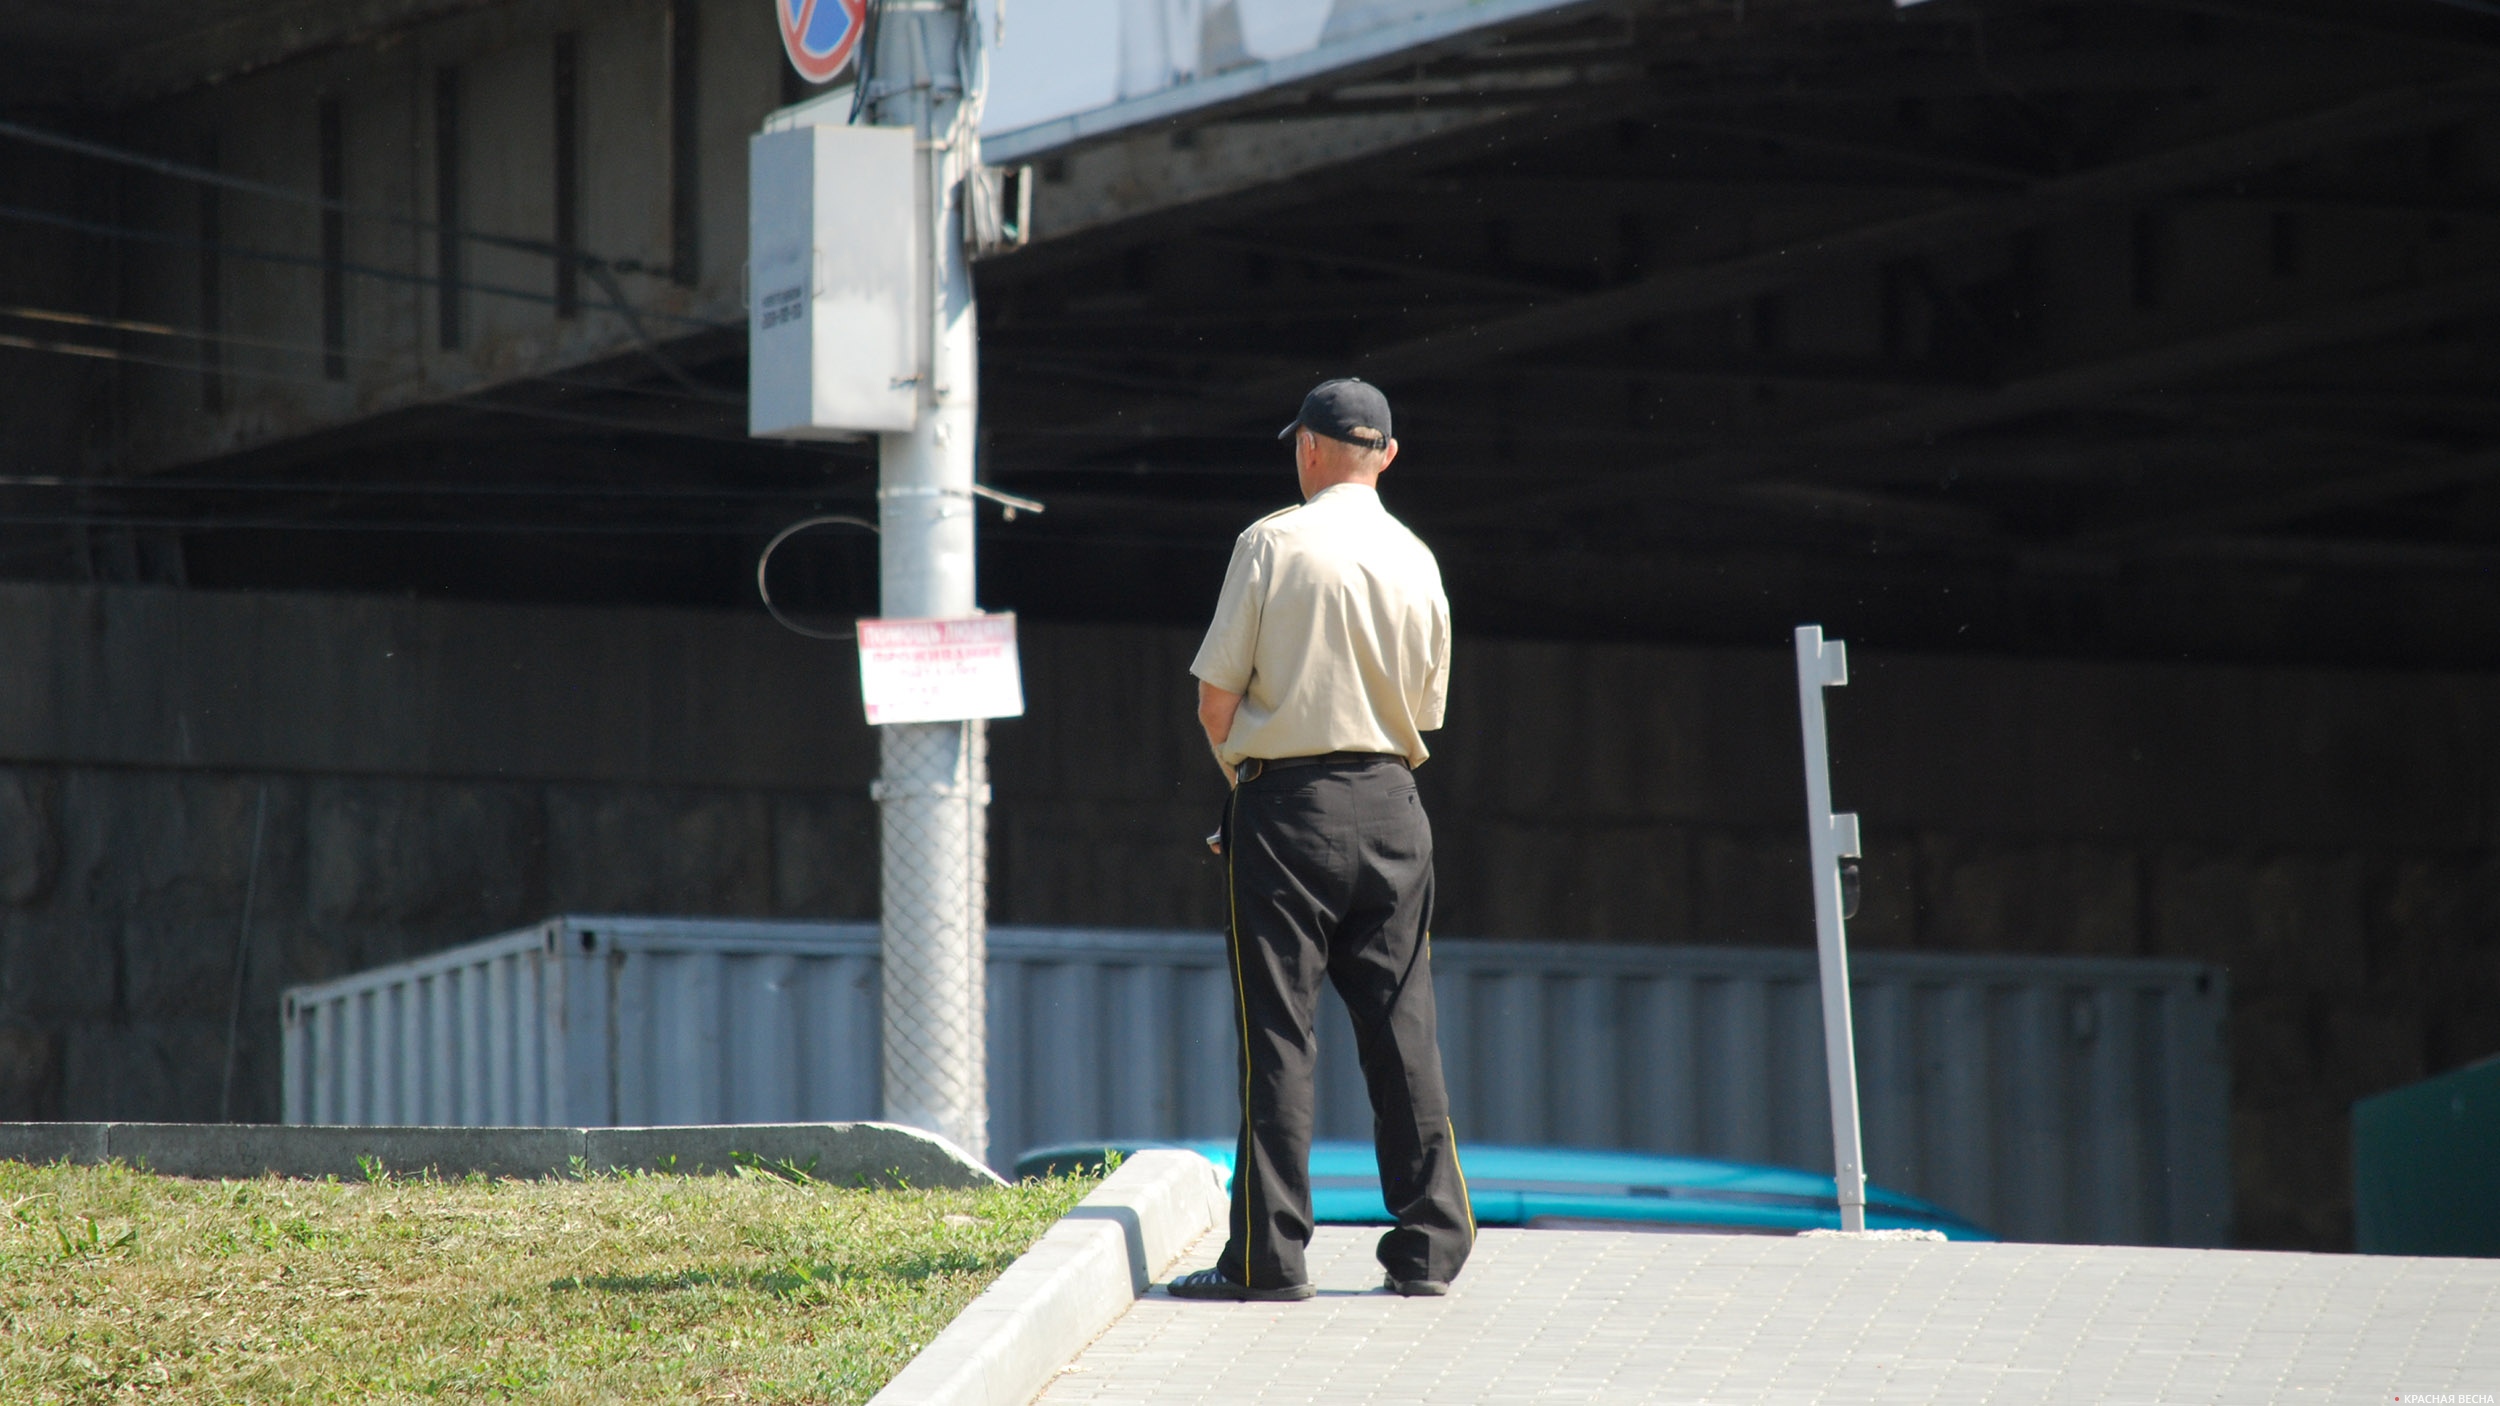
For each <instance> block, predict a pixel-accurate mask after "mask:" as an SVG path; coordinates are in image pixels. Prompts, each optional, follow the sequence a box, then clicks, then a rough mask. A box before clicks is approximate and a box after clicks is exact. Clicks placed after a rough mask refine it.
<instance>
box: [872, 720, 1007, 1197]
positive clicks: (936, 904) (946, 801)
mask: <svg viewBox="0 0 2500 1406" xmlns="http://www.w3.org/2000/svg"><path fill="white" fill-rule="evenodd" d="M878 732H879V734H880V736H881V746H882V749H883V761H884V777H883V779H881V780H880V781H879V782H878V783H877V787H876V796H877V800H878V802H879V805H880V809H881V811H882V814H883V821H884V837H883V838H884V844H883V854H882V870H883V877H884V887H885V901H884V936H883V947H884V962H885V1116H886V1118H887V1119H888V1120H889V1121H892V1122H897V1123H905V1124H909V1125H911V1126H912V1127H916V1128H927V1129H930V1130H932V1131H934V1132H938V1133H942V1134H944V1135H945V1136H946V1137H947V1138H949V1139H951V1140H952V1141H953V1142H954V1143H955V1144H956V1145H957V1146H959V1147H961V1148H963V1149H964V1150H965V1151H966V1152H969V1153H971V1154H972V1155H973V1156H974V1157H975V1158H981V1157H985V1156H986V1155H987V1153H988V1149H987V1147H986V1146H985V1144H986V1143H987V1141H988V1126H989V1088H988V1079H987V1060H988V1051H987V1044H988V1038H987V1027H988V1012H987V1009H986V985H985V982H984V976H985V973H986V970H987V965H988V950H987V949H988V942H987V940H986V939H987V933H988V911H989V879H988V875H989V800H990V796H989V791H990V786H989V724H988V723H986V722H978V721H975V722H958V723H896V724H889V725H887V726H884V727H881V728H879V729H878Z"/></svg>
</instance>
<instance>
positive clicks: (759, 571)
mask: <svg viewBox="0 0 2500 1406" xmlns="http://www.w3.org/2000/svg"><path fill="white" fill-rule="evenodd" d="M843 526H847V527H865V528H867V529H868V530H869V531H871V532H874V531H876V530H877V525H876V524H875V523H873V522H870V521H869V520H868V519H866V518H864V517H853V516H851V515H850V514H848V513H827V514H825V515H823V516H821V517H809V518H801V519H799V520H798V521H797V522H794V523H792V524H790V525H789V526H788V527H785V528H783V529H781V530H780V531H779V532H776V533H774V534H773V540H771V541H770V542H767V543H765V544H764V550H763V553H762V554H761V555H759V556H758V557H756V559H755V593H756V594H757V595H759V596H761V597H763V598H764V609H765V611H766V612H767V613H769V614H770V615H771V616H772V617H773V619H774V620H775V621H777V622H779V624H780V625H781V628H783V629H785V630H788V631H789V632H790V633H792V634H794V635H805V636H807V637H808V638H809V639H812V640H849V639H857V638H859V628H858V627H857V626H853V627H851V628H850V629H847V630H818V629H814V628H811V627H809V626H806V625H802V624H800V623H799V622H798V621H796V620H793V619H791V618H790V617H789V616H787V615H784V614H782V613H781V607H780V606H778V605H775V604H774V603H773V588H772V584H771V583H770V582H768V581H766V580H765V579H764V571H765V568H767V567H769V566H771V565H772V564H773V553H774V552H776V551H779V550H780V549H781V544H782V543H784V542H787V541H789V540H790V539H791V538H793V537H796V536H798V535H799V534H800V533H802V532H805V531H806V530H807V529H809V528H811V527H843Z"/></svg>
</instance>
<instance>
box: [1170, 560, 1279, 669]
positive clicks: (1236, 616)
mask: <svg viewBox="0 0 2500 1406" xmlns="http://www.w3.org/2000/svg"><path fill="white" fill-rule="evenodd" d="M1266 556H1267V554H1266V552H1265V551H1263V550H1262V549H1261V544H1260V542H1259V541H1258V539H1257V538H1256V537H1254V536H1253V535H1252V534H1250V533H1247V532H1245V533H1243V534H1241V536H1240V538H1239V539H1237V540H1236V541H1234V543H1233V560H1232V564H1231V565H1230V566H1227V567H1226V568H1225V569H1224V592H1223V594H1222V595H1219V596H1217V597H1216V600H1215V620H1214V623H1212V624H1210V625H1208V626H1207V637H1206V640H1205V642H1204V643H1202V644H1200V645H1199V646H1198V657H1197V658H1196V659H1195V660H1193V661H1191V663H1190V666H1189V672H1191V673H1192V674H1195V675H1197V676H1198V678H1199V679H1201V680H1202V681H1204V682H1206V683H1210V684H1213V685H1214V686H1216V687H1217V688H1220V689H1222V690H1224V691H1225V692H1226V693H1248V692H1249V691H1250V668H1251V665H1252V664H1253V663H1254V662H1255V661H1256V660H1257V658H1258V649H1259V612H1260V610H1261V609H1262V608H1263V607H1264V606H1265V605H1266V604H1267V561H1266Z"/></svg>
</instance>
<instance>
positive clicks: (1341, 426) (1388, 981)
mask: <svg viewBox="0 0 2500 1406" xmlns="http://www.w3.org/2000/svg"><path fill="white" fill-rule="evenodd" d="M1277 437H1278V438H1279V439H1291V440H1292V441H1293V446H1294V467H1295V469H1296V470H1297V472H1298V474H1299V476H1300V479H1301V486H1302V496H1303V499H1304V502H1303V504H1302V506H1300V507H1298V508H1288V509H1286V510H1285V511H1283V512H1280V513H1276V514H1273V515H1271V516H1269V517H1265V518H1262V519H1260V520H1259V521H1258V522H1256V523H1254V524H1252V525H1251V526H1250V528H1249V530H1247V531H1245V532H1243V533H1242V534H1241V537H1240V539H1239V540H1238V541H1236V542H1235V543H1234V544H1233V560H1232V565H1231V567H1230V568H1229V569H1228V570H1227V571H1226V572H1225V575H1224V593H1223V596H1222V597H1221V598H1220V599H1219V600H1218V601H1217V603H1216V607H1215V623H1214V624H1213V625H1212V626H1210V627H1209V628H1208V630H1207V638H1206V643H1205V644H1204V645H1203V646H1201V647H1200V648H1199V650H1198V658H1197V661H1196V662H1195V663H1193V664H1191V665H1190V670H1189V671H1190V672H1191V673H1193V674H1195V675H1197V677H1198V720H1199V721H1200V722H1201V723H1202V724H1204V725H1205V727H1206V730H1207V740H1208V741H1209V742H1210V743H1212V744H1213V745H1214V748H1215V758H1216V761H1217V763H1218V764H1219V765H1221V766H1222V767H1223V768H1224V771H1225V775H1226V776H1227V777H1228V778H1229V779H1230V780H1231V781H1232V782H1233V792H1232V797H1231V800H1230V802H1229V804H1228V805H1227V807H1226V809H1225V812H1224V825H1223V828H1222V830H1221V831H1220V832H1219V836H1218V843H1219V845H1220V851H1221V853H1222V854H1223V855H1224V869H1225V887H1226V901H1227V905H1228V911H1229V919H1228V924H1229V927H1230V934H1229V946H1230V948H1231V955H1232V975H1233V998H1234V1009H1235V1011H1236V1014H1237V1026H1238V1029H1237V1033H1238V1034H1239V1036H1240V1039H1241V1112H1242V1120H1241V1145H1240V1148H1239V1151H1238V1152H1237V1153H1236V1155H1235V1157H1234V1160H1233V1206H1232V1219H1231V1223H1230V1228H1229V1238H1228V1239H1227V1241H1226V1243H1225V1245H1224V1253H1223V1255H1222V1257H1221V1258H1219V1259H1218V1260H1217V1261H1216V1263H1215V1267H1214V1268H1213V1269H1204V1270H1200V1271H1198V1272H1197V1273H1195V1274H1188V1275H1183V1276H1182V1277H1180V1278H1179V1279H1176V1280H1174V1281H1173V1282H1172V1284H1171V1286H1170V1292H1172V1293H1173V1294H1175V1295H1177V1296H1179V1297H1181V1298H1200V1299H1258V1300H1279V1299H1307V1298H1309V1297H1311V1294H1312V1292H1313V1290H1312V1288H1311V1281H1310V1276H1309V1274H1308V1273H1307V1272H1306V1271H1305V1269H1304V1266H1303V1250H1304V1247H1305V1246H1307V1245H1308V1244H1309V1243H1310V1239H1311V1176H1310V1157H1311V1104H1312V1084H1311V1079H1312V1067H1313V1064H1314V1062H1315V1056H1316V1054H1317V1044H1316V1042H1315V1040H1314V1039H1313V1032H1312V1029H1311V1023H1312V1018H1313V1017H1314V1015H1316V1014H1317V1011H1318V1007H1319V987H1320V981H1321V979H1322V978H1323V977H1324V978H1326V979H1328V980H1331V981H1334V982H1335V983H1336V984H1337V993H1338V994H1339V995H1340V996H1342V997H1344V998H1345V1005H1346V1011H1347V1013H1348V1014H1350V1015H1351V1016H1353V1018H1354V1046H1355V1053H1356V1055H1357V1056H1358V1057H1359V1058H1360V1059H1361V1061H1362V1065H1363V1080H1364V1083H1365V1084H1366V1086H1368V1087H1369V1089H1370V1090H1371V1101H1372V1126H1373V1130H1374V1137H1375V1140H1376V1142H1377V1145H1378V1150H1379V1156H1380V1189H1381V1194H1382V1196H1383V1197H1384V1199H1386V1200H1387V1202H1388V1206H1389V1212H1390V1214H1391V1215H1393V1216H1395V1217H1397V1225H1396V1227H1395V1228H1394V1229H1392V1230H1390V1231H1389V1232H1388V1233H1386V1234H1384V1235H1382V1236H1381V1237H1380V1249H1379V1255H1380V1263H1381V1267H1382V1268H1383V1269H1385V1270H1386V1271H1387V1272H1388V1286H1389V1288H1391V1289H1392V1290H1395V1291H1396V1292H1398V1293H1401V1294H1410V1295H1413V1294H1442V1293H1447V1292H1448V1291H1449V1284H1450V1280H1451V1279H1452V1278H1454V1277H1456V1275H1457V1274H1458V1269H1459V1266H1460V1265H1462V1264H1464V1263H1466V1261H1467V1251H1468V1250H1469V1248H1470V1247H1471V1246H1472V1245H1473V1244H1474V1242H1475V1236H1476V1225H1475V1219H1474V1216H1473V1215H1472V1213H1471V1212H1470V1211H1469V1209H1468V1205H1467V1184H1466V1181H1465V1178H1464V1177H1463V1176H1462V1175H1461V1173H1460V1171H1459V1166H1458V1147H1457V1142H1458V1139H1457V1135H1456V1133H1455V1132H1454V1131H1453V1130H1452V1129H1451V1127H1450V1111H1449V1095H1448V1092H1447V1091H1446V1090H1445V1089H1444V1087H1443V1086H1442V1082H1441V1047H1440V1045H1439V1043H1438V1039H1437V1036H1436V1033H1435V1029H1434V1026H1435V1021H1434V1016H1433V1004H1432V969H1431V961H1430V956H1431V945H1430V934H1431V928H1432V826H1431V824H1430V823H1429V822H1428V821H1426V820H1425V819H1424V807H1423V802H1422V801H1421V800H1420V799H1419V798H1418V797H1417V796H1416V794H1415V777H1414V770H1413V769H1414V767H1415V766H1416V765H1417V764H1419V763H1421V762H1422V761H1423V759H1424V757H1425V755H1426V750H1425V747H1424V740H1423V736H1422V734H1424V733H1426V732H1429V731H1431V730H1432V729H1434V728H1437V727H1439V726H1440V725H1441V712H1442V705H1443V702H1444V700H1445V699H1446V697H1447V695H1448V691H1449V677H1450V607H1449V602H1448V601H1447V599H1445V598H1444V596H1443V595H1442V591H1441V569H1440V567H1439V565H1438V564H1436V563H1435V562H1434V561H1433V559H1432V552H1431V551H1430V550H1429V549H1427V548H1426V547H1425V546H1424V544H1423V543H1422V542H1419V541H1417V540H1416V539H1415V534H1413V533H1411V532H1409V531H1407V530H1406V528H1405V526H1404V525H1403V524H1401V523H1400V522H1399V521H1398V520H1397V519H1396V518H1393V517H1391V516H1389V514H1388V512H1387V510H1386V509H1384V508H1382V507H1381V505H1380V494H1379V491H1378V488H1377V484H1378V483H1379V480H1380V475H1381V471H1382V470H1384V469H1387V468H1388V467H1389V464H1390V461H1391V460H1393V459H1395V458H1396V457H1397V452H1398V446H1397V441H1396V440H1394V439H1392V438H1390V437H1389V401H1388V398H1387V397H1386V396H1383V395H1382V394H1381V393H1380V392H1379V391H1378V390H1377V389H1375V388H1374V387H1372V386H1369V385H1366V384H1365V383H1363V382H1361V381H1355V380H1336V381H1325V382H1322V383H1321V384H1320V385H1319V386H1318V387H1316V388H1315V389H1313V390H1312V392H1311V393H1310V394H1309V395H1308V396H1306V397H1304V399H1303V401H1302V413H1301V415H1299V416H1298V417H1296V418H1295V420H1294V422H1293V423H1292V424H1290V425H1287V426H1286V427H1285V429H1284V432H1283V433H1282V434H1280V435H1279V436H1277Z"/></svg>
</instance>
